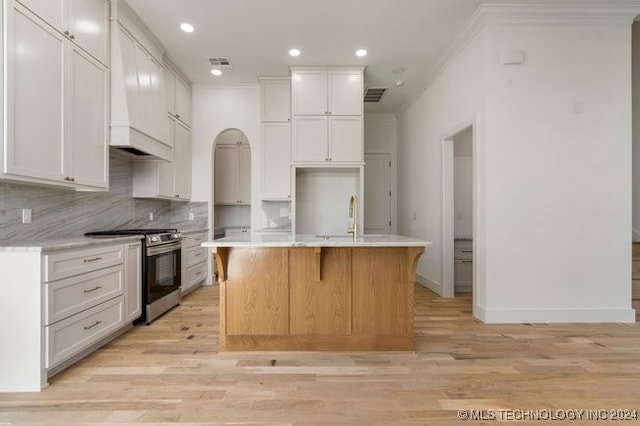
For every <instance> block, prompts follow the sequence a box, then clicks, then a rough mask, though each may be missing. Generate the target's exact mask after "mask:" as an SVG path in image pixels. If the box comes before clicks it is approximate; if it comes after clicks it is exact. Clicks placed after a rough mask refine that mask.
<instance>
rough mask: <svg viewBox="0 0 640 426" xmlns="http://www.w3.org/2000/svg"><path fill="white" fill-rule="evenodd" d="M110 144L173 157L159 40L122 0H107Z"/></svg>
mask: <svg viewBox="0 0 640 426" xmlns="http://www.w3.org/2000/svg"><path fill="white" fill-rule="evenodd" d="M111 17H112V18H111V138H110V142H109V144H110V146H112V147H115V148H118V149H119V150H120V151H121V152H122V153H124V154H126V155H127V156H131V157H134V158H135V159H139V160H142V159H149V160H165V161H173V145H172V143H171V139H170V138H169V128H168V125H167V100H166V93H165V88H164V72H163V68H162V53H163V51H164V48H162V47H161V46H162V45H161V44H160V42H158V41H157V40H156V38H155V37H154V35H153V34H152V33H151V32H150V31H149V30H148V28H146V26H145V25H144V23H143V22H142V21H141V20H140V19H139V18H138V17H137V16H136V14H135V13H134V12H133V11H132V10H131V8H130V7H129V6H128V5H127V4H126V2H124V1H123V0H112V1H111Z"/></svg>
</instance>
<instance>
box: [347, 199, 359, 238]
mask: <svg viewBox="0 0 640 426" xmlns="http://www.w3.org/2000/svg"><path fill="white" fill-rule="evenodd" d="M349 219H353V226H351V228H349V229H347V233H348V234H353V241H356V240H357V239H358V197H356V196H355V195H352V196H351V198H349Z"/></svg>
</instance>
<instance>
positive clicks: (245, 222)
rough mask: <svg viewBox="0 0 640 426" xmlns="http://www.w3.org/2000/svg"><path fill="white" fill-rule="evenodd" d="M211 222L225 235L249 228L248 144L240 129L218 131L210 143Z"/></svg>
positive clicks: (249, 172) (249, 171)
mask: <svg viewBox="0 0 640 426" xmlns="http://www.w3.org/2000/svg"><path fill="white" fill-rule="evenodd" d="M211 161H212V165H213V167H212V172H211V179H212V185H211V188H212V196H211V199H212V201H213V203H212V208H211V223H213V224H214V228H215V229H216V230H219V229H221V228H223V229H224V230H225V235H231V234H234V233H236V234H237V233H249V232H250V229H251V145H250V143H249V140H248V139H247V136H246V135H245V134H244V132H243V131H242V130H240V129H236V128H229V129H226V130H223V131H222V132H220V133H219V134H218V135H217V136H216V138H215V140H214V142H213V146H212V159H211Z"/></svg>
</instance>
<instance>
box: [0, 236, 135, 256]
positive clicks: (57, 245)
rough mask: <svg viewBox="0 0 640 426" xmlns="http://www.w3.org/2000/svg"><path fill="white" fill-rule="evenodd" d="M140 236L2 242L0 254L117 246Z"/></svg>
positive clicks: (0, 242)
mask: <svg viewBox="0 0 640 426" xmlns="http://www.w3.org/2000/svg"><path fill="white" fill-rule="evenodd" d="M142 238H143V237H142V235H127V236H120V237H112V236H109V237H84V236H83V237H72V238H56V239H46V240H41V241H39V240H30V241H2V240H0V252H3V251H4V252H8V251H13V252H16V251H49V250H63V249H72V248H79V247H86V246H92V245H99V244H112V243H113V244H117V243H126V242H127V241H140V240H142Z"/></svg>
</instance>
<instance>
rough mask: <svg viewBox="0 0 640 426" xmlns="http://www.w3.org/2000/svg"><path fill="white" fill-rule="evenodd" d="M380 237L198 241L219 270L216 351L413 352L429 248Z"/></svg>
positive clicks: (423, 243) (408, 240) (417, 242)
mask: <svg viewBox="0 0 640 426" xmlns="http://www.w3.org/2000/svg"><path fill="white" fill-rule="evenodd" d="M325 237H326V238H325ZM385 237H386V238H380V236H376V237H367V236H364V237H358V240H356V241H354V240H353V237H351V236H343V235H339V236H334V235H317V236H295V237H290V238H287V239H285V238H282V237H274V238H273V239H269V238H265V237H264V236H261V237H255V239H254V238H249V239H247V238H238V239H237V240H234V239H230V238H224V239H221V240H215V241H211V242H206V243H203V244H202V245H203V246H204V247H210V248H212V249H213V250H212V251H213V255H214V260H215V262H216V263H217V266H218V281H219V284H220V350H221V351H228V350H230V351H250V350H259V351H265V350H275V351H288V350H298V351H316V350H332V351H354V350H355V351H357V350H367V351H370V350H384V351H388V350H403V351H406V350H413V347H414V332H413V286H414V283H415V271H416V266H417V263H418V259H419V258H420V256H421V255H422V253H423V252H424V250H425V247H426V246H428V245H430V244H431V243H429V242H426V241H421V240H415V239H411V238H406V237H401V236H393V235H392V236H385Z"/></svg>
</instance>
